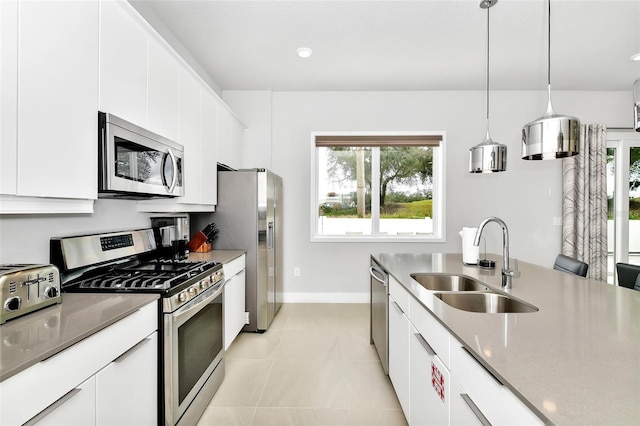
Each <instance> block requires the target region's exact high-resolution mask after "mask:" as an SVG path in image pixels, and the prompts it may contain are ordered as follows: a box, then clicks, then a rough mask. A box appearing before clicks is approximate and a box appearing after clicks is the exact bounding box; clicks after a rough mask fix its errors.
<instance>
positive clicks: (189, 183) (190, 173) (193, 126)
mask: <svg viewBox="0 0 640 426" xmlns="http://www.w3.org/2000/svg"><path fill="white" fill-rule="evenodd" d="M179 106H180V138H179V139H178V142H179V143H180V144H182V146H183V147H184V169H183V172H184V197H180V198H178V199H177V200H176V202H178V203H187V204H200V203H201V201H202V195H201V194H202V187H203V185H204V184H205V183H206V182H203V179H202V173H201V169H202V151H201V147H202V87H201V86H200V85H199V84H198V82H197V81H195V79H194V78H193V77H192V76H191V75H189V73H187V72H186V71H184V70H182V71H181V72H180V105H179Z"/></svg>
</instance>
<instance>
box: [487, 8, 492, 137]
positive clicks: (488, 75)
mask: <svg viewBox="0 0 640 426" xmlns="http://www.w3.org/2000/svg"><path fill="white" fill-rule="evenodd" d="M490 8H491V7H487V133H488V132H489V45H490V44H491V43H489V9H490Z"/></svg>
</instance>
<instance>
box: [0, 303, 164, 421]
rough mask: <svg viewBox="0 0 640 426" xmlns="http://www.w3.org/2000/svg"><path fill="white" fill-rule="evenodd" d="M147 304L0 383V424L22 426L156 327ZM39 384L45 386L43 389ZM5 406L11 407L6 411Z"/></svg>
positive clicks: (154, 314)
mask: <svg viewBox="0 0 640 426" xmlns="http://www.w3.org/2000/svg"><path fill="white" fill-rule="evenodd" d="M157 315H158V311H157V302H153V303H150V304H148V305H146V306H144V307H143V308H141V309H139V310H138V311H136V312H134V313H132V314H131V315H129V316H127V317H125V318H123V319H121V320H119V321H117V322H115V323H114V324H111V325H110V326H109V327H107V328H105V329H103V330H101V331H99V332H97V333H95V334H93V335H91V336H89V337H87V338H85V339H83V340H81V341H80V342H78V343H76V344H75V345H73V346H71V347H69V348H67V349H65V350H64V351H62V352H60V353H58V354H56V355H54V356H52V357H50V358H48V359H46V360H44V361H41V362H39V363H38V364H35V365H33V366H32V367H29V368H28V369H26V370H24V371H23V372H21V373H19V374H16V375H15V376H12V377H10V378H8V379H7V380H5V381H3V382H1V383H0V391H1V393H2V411H1V412H0V424H3V425H4V424H8V425H10V424H22V423H24V422H26V421H27V420H29V419H30V418H31V417H33V416H35V415H36V414H38V413H39V412H40V411H42V410H44V409H45V408H47V407H48V406H49V405H51V404H52V403H54V402H55V401H57V400H58V399H59V398H60V397H61V396H63V395H65V394H66V393H67V392H69V391H70V390H72V389H73V388H75V387H77V386H78V385H79V384H80V383H82V382H84V381H85V380H87V378H89V377H91V376H93V375H94V374H96V372H98V371H99V370H100V369H101V368H103V367H104V366H105V365H107V364H109V363H110V362H111V361H113V360H114V359H116V358H117V357H118V356H120V355H121V354H123V353H124V352H126V351H127V350H128V349H129V348H131V347H133V346H134V345H135V344H137V343H138V342H139V341H140V340H142V339H144V338H145V337H146V336H148V335H149V334H151V333H152V332H154V331H155V330H157V328H158V317H157ZM43 383H44V384H46V386H43ZM7 407H11V409H10V410H7Z"/></svg>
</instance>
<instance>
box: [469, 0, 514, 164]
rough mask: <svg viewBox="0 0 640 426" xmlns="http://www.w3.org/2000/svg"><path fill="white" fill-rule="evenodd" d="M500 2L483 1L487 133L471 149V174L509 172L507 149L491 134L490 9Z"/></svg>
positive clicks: (481, 3)
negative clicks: (485, 27)
mask: <svg viewBox="0 0 640 426" xmlns="http://www.w3.org/2000/svg"><path fill="white" fill-rule="evenodd" d="M497 2H498V0H482V1H481V2H480V8H482V9H487V133H486V135H485V137H484V140H483V141H482V142H481V143H479V144H478V145H476V146H474V147H472V148H470V149H469V173H493V172H504V171H505V170H507V147H506V145H502V144H499V143H497V142H494V141H493V140H492V139H491V135H490V134H489V8H490V7H491V6H493V5H494V4H496V3H497Z"/></svg>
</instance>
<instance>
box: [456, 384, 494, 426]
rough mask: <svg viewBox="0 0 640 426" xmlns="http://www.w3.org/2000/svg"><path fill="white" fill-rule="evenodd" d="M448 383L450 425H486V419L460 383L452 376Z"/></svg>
mask: <svg viewBox="0 0 640 426" xmlns="http://www.w3.org/2000/svg"><path fill="white" fill-rule="evenodd" d="M450 383H451V385H450V388H451V389H450V391H449V396H450V401H451V403H450V407H451V409H450V413H451V418H450V423H449V424H450V425H451V426H476V425H488V424H489V423H488V420H487V418H486V417H484V415H483V414H482V412H480V410H479V409H478V407H477V406H476V405H475V403H474V402H473V400H472V399H471V398H470V397H469V395H467V394H466V393H465V392H464V390H463V389H462V387H461V386H460V384H459V383H458V382H457V380H455V379H454V378H453V377H452V378H451V382H450Z"/></svg>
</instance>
